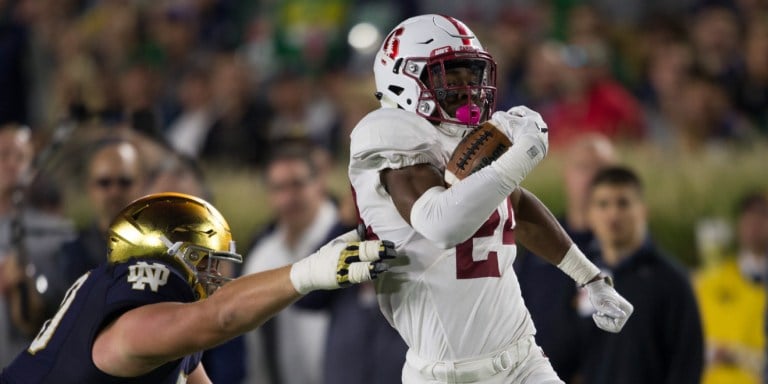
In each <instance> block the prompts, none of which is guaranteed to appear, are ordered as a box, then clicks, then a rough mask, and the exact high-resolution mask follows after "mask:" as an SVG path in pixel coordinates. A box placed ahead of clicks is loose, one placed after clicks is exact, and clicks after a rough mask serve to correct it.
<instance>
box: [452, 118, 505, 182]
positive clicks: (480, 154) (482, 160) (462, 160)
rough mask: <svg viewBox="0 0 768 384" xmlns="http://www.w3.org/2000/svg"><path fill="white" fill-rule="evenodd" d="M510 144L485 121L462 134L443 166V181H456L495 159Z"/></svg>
mask: <svg viewBox="0 0 768 384" xmlns="http://www.w3.org/2000/svg"><path fill="white" fill-rule="evenodd" d="M510 146H512V142H511V141H509V138H507V136H506V135H505V134H504V133H503V132H501V131H500V130H499V129H498V128H496V126H494V125H493V124H491V123H490V122H485V123H483V124H482V125H480V126H479V127H477V128H476V129H475V130H473V131H472V132H470V133H469V134H467V135H466V136H464V138H463V139H461V141H460V142H459V144H458V145H457V146H456V149H454V150H453V154H452V155H451V159H450V160H449V161H448V164H446V166H445V181H446V182H447V183H448V184H455V183H456V182H457V181H459V180H462V179H464V178H465V177H467V176H469V175H471V174H473V173H475V172H476V171H478V170H479V169H481V168H483V167H485V166H487V165H488V164H490V163H491V162H492V161H494V160H496V159H498V158H499V156H501V155H502V154H504V152H506V151H507V149H508V148H509V147H510Z"/></svg>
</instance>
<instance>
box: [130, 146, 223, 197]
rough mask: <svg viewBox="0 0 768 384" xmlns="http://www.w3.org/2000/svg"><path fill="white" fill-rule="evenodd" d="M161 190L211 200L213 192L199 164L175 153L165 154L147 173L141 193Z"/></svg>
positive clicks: (146, 193) (159, 191)
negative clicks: (144, 186) (144, 187)
mask: <svg viewBox="0 0 768 384" xmlns="http://www.w3.org/2000/svg"><path fill="white" fill-rule="evenodd" d="M161 192H179V193H184V194H187V195H192V196H197V197H199V198H201V199H205V200H206V201H212V200H213V194H212V192H211V190H210V188H209V187H208V185H207V184H206V182H205V177H204V175H203V171H202V169H200V165H199V164H198V163H197V162H195V161H194V160H193V159H191V158H189V157H186V156H184V155H181V154H177V153H169V154H167V155H166V156H165V158H164V159H163V160H162V161H161V162H160V164H159V165H158V166H157V167H155V169H152V170H151V171H150V173H149V174H148V175H147V182H146V189H145V190H144V193H143V194H145V195H148V194H152V193H161Z"/></svg>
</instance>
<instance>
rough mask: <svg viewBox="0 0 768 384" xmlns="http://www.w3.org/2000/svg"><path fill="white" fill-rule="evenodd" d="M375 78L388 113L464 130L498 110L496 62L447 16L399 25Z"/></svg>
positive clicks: (382, 51)
mask: <svg viewBox="0 0 768 384" xmlns="http://www.w3.org/2000/svg"><path fill="white" fill-rule="evenodd" d="M373 72H374V75H375V77H376V91H377V92H376V96H377V97H378V98H379V100H380V101H381V105H382V106H383V107H385V108H402V109H404V110H406V111H410V112H415V113H417V114H419V115H421V116H423V117H425V118H427V119H429V120H431V121H433V122H436V123H449V124H451V125H457V126H463V127H465V128H474V127H476V126H477V125H478V124H479V123H481V122H484V121H485V120H487V119H488V118H489V117H490V114H491V113H493V111H494V110H495V104H496V62H495V61H494V60H493V57H492V56H491V55H490V54H488V52H486V51H485V50H484V49H483V46H482V45H481V44H480V41H478V39H477V37H476V36H475V34H474V33H472V31H471V30H470V29H469V28H467V26H466V25H464V23H462V22H461V21H459V20H456V19H454V18H452V17H449V16H441V15H422V16H416V17H412V18H410V19H407V20H405V21H403V22H402V23H400V25H398V26H397V27H395V28H394V29H393V30H392V32H390V33H389V35H387V37H386V39H384V42H383V43H382V45H381V48H380V49H379V51H378V52H377V53H376V58H375V62H374V64H373Z"/></svg>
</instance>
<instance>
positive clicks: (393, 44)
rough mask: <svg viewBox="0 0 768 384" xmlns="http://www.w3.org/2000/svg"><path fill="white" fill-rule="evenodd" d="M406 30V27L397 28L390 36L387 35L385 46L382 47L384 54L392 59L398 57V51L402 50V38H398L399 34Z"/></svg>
mask: <svg viewBox="0 0 768 384" xmlns="http://www.w3.org/2000/svg"><path fill="white" fill-rule="evenodd" d="M404 30H405V28H404V27H400V28H397V29H395V30H394V31H392V33H390V34H389V36H387V40H386V41H384V46H383V48H382V49H383V50H384V54H385V55H386V56H387V57H389V58H390V59H392V60H394V59H395V57H397V53H398V51H399V50H400V39H398V36H400V35H402V34H403V31H404Z"/></svg>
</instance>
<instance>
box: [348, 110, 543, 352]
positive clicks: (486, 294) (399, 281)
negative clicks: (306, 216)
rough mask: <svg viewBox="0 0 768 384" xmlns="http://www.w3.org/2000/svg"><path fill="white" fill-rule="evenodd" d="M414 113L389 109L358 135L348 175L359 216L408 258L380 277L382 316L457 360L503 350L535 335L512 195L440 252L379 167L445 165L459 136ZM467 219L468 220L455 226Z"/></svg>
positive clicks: (419, 343)
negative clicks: (523, 288) (407, 214)
mask: <svg viewBox="0 0 768 384" xmlns="http://www.w3.org/2000/svg"><path fill="white" fill-rule="evenodd" d="M446 132H447V131H446V130H441V129H438V128H437V127H435V126H434V125H432V124H431V123H430V122H429V121H427V120H426V119H424V118H422V117H419V116H418V115H416V114H415V113H411V112H407V111H404V110H400V109H393V108H382V109H378V110H376V111H373V112H371V113H370V114H368V115H367V116H366V117H365V118H363V119H362V120H361V121H360V123H358V125H357V126H356V127H355V129H354V131H353V132H352V135H351V155H350V165H349V178H350V181H351V182H352V187H353V190H354V193H355V197H356V202H357V206H358V209H359V212H360V216H361V218H362V220H363V222H364V224H365V225H366V227H367V228H368V231H369V233H373V234H375V235H376V236H378V237H379V238H382V239H387V240H391V241H393V242H394V243H395V245H396V247H397V251H398V253H400V254H405V255H406V256H407V258H406V260H407V262H406V263H405V265H401V266H394V267H392V268H391V269H390V272H389V273H386V274H384V275H382V276H381V277H380V278H379V280H378V281H377V283H376V286H377V294H378V299H379V305H380V307H381V310H382V312H383V313H384V316H385V317H386V318H387V320H388V321H389V322H390V324H392V326H393V327H395V328H396V329H397V330H398V332H400V335H401V336H402V337H403V339H404V340H405V342H406V343H407V344H408V346H409V347H410V348H411V349H412V351H413V352H415V353H416V354H417V355H418V356H420V357H422V358H424V359H430V360H434V361H442V360H458V359H463V358H469V357H477V356H481V355H484V354H488V353H491V352H495V351H499V350H501V349H503V348H505V347H507V346H509V345H510V344H512V343H514V342H515V341H517V340H519V339H521V338H523V337H525V336H526V335H532V334H534V333H535V329H534V326H533V323H532V321H531V319H530V315H529V314H528V310H527V309H526V308H525V305H524V304H523V299H522V297H521V295H520V286H519V284H518V282H517V277H516V276H515V273H514V271H513V269H512V262H513V261H514V259H515V255H516V247H515V244H514V226H515V220H514V215H513V212H512V206H511V203H510V201H509V199H506V200H505V201H504V202H503V203H502V204H501V205H499V207H498V208H497V210H496V211H495V212H494V213H493V214H492V215H491V216H490V217H489V218H488V220H487V221H486V222H485V223H484V224H483V225H482V226H481V227H480V228H479V229H478V230H477V232H476V233H475V235H474V236H473V237H472V238H470V239H468V240H467V241H465V242H464V243H462V244H459V245H457V246H456V247H454V248H450V249H441V248H439V247H437V246H436V245H435V244H434V243H433V242H431V241H430V240H428V239H426V238H425V237H424V236H422V235H421V234H419V233H418V232H416V231H415V230H414V229H413V228H412V227H411V226H410V225H409V224H408V223H407V222H406V221H405V220H403V218H402V217H401V216H400V214H399V213H398V212H397V209H396V208H395V205H394V203H393V202H392V199H391V198H390V196H389V194H387V192H386V191H385V190H384V187H383V185H382V184H381V182H380V178H379V172H380V171H381V170H384V169H387V168H391V169H398V168H403V167H407V166H411V165H416V164H422V163H428V164H432V165H434V166H435V167H437V168H438V169H439V170H441V171H443V170H444V169H445V164H446V162H447V161H448V159H449V158H450V155H451V153H452V152H453V149H454V148H455V147H456V145H457V144H458V142H459V141H460V140H461V136H460V134H453V135H452V134H449V133H446ZM455 225H462V223H455Z"/></svg>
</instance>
